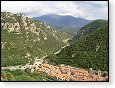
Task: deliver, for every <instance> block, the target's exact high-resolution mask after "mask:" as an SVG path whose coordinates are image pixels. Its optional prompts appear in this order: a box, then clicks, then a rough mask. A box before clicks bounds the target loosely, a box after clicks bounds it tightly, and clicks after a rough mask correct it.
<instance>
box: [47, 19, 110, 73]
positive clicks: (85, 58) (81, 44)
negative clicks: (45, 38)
mask: <svg viewBox="0 0 115 88" xmlns="http://www.w3.org/2000/svg"><path fill="white" fill-rule="evenodd" d="M103 22H104V21H103ZM96 23H97V24H99V25H100V22H99V20H98V21H96ZM104 23H105V22H104ZM91 25H92V23H91ZM88 26H89V24H88ZM94 26H95V25H92V28H94ZM85 27H86V26H85ZM90 28H91V27H90ZM82 29H83V28H82ZM92 30H93V29H92ZM47 58H48V59H50V60H49V62H53V63H55V64H67V65H71V66H75V67H78V68H93V69H96V70H106V71H108V24H107V23H105V24H104V25H103V26H100V27H97V26H95V30H94V31H93V32H91V33H89V34H88V33H87V35H86V36H84V37H82V36H80V37H79V39H76V41H74V43H73V42H72V43H71V44H70V46H67V47H66V48H64V49H62V50H61V52H60V53H59V54H54V55H50V56H48V57H47Z"/></svg>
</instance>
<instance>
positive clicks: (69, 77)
mask: <svg viewBox="0 0 115 88" xmlns="http://www.w3.org/2000/svg"><path fill="white" fill-rule="evenodd" d="M37 71H41V72H44V73H46V75H47V76H50V77H53V78H56V79H57V80H60V81H107V80H108V76H106V75H104V72H102V71H100V70H99V71H95V70H92V69H90V70H86V69H80V68H75V67H71V66H66V65H59V66H54V65H50V64H45V63H44V64H41V65H39V66H38V68H37Z"/></svg>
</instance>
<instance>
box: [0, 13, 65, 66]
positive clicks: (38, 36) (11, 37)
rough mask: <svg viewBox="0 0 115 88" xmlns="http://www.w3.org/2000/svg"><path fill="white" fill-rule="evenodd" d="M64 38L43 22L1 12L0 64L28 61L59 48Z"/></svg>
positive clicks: (21, 63) (17, 63)
mask: <svg viewBox="0 0 115 88" xmlns="http://www.w3.org/2000/svg"><path fill="white" fill-rule="evenodd" d="M66 38H67V37H66V34H63V33H60V32H58V31H56V30H55V29H52V28H51V27H50V26H49V25H47V24H46V23H44V22H41V21H35V20H33V19H31V18H28V17H26V16H24V15H23V14H13V13H10V12H1V66H11V65H23V64H26V63H30V62H32V61H34V60H35V58H41V57H43V56H45V55H48V54H50V53H52V52H55V51H57V50H58V49H60V48H61V47H62V46H64V45H65V43H64V42H63V39H66ZM64 41H65V40H64Z"/></svg>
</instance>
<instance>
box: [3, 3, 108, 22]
mask: <svg viewBox="0 0 115 88" xmlns="http://www.w3.org/2000/svg"><path fill="white" fill-rule="evenodd" d="M1 10H2V11H7V12H12V13H24V14H26V15H27V16H29V17H36V16H41V15H45V14H59V15H72V16H75V17H83V18H86V19H91V20H94V19H108V4H107V1H2V2H1Z"/></svg>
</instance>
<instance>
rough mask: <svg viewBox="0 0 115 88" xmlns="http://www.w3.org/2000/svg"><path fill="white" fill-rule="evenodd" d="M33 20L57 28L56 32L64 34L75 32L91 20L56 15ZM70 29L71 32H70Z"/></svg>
mask: <svg viewBox="0 0 115 88" xmlns="http://www.w3.org/2000/svg"><path fill="white" fill-rule="evenodd" d="M33 19H35V20H40V21H43V22H46V23H48V24H49V25H50V26H52V27H55V28H57V30H62V31H65V32H70V33H71V32H73V33H75V32H77V30H78V29H79V28H80V27H83V26H84V25H86V24H88V23H89V22H91V20H87V19H84V18H80V17H79V18H76V17H73V16H69V15H66V16H61V15H57V14H48V15H43V16H39V17H34V18H33ZM71 29H72V30H71Z"/></svg>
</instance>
